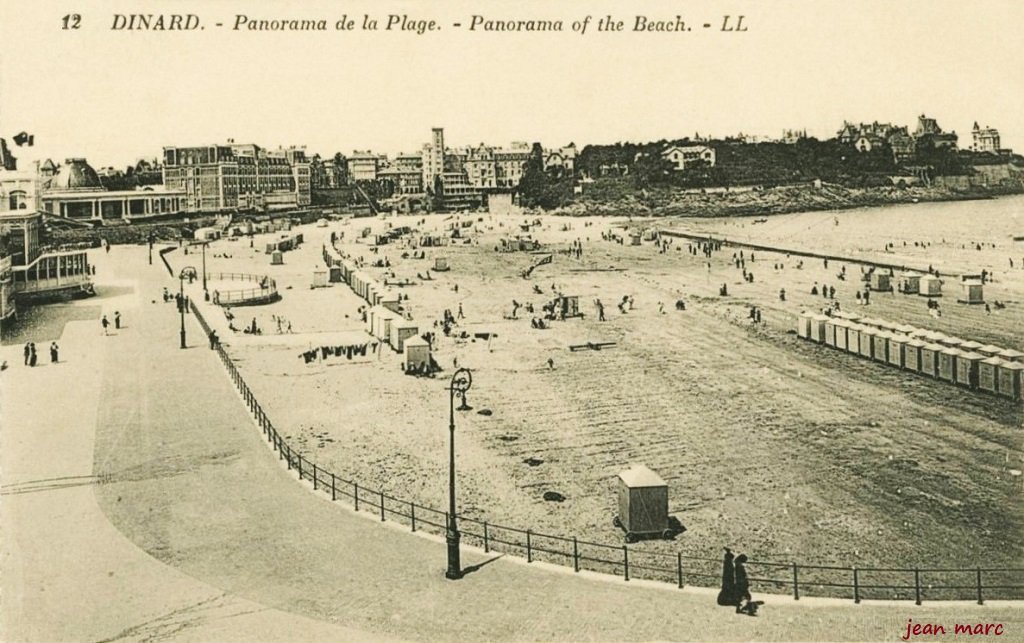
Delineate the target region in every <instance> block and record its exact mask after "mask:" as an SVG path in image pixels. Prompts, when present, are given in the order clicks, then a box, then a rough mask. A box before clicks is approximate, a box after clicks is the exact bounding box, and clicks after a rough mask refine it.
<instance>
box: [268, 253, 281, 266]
mask: <svg viewBox="0 0 1024 643" xmlns="http://www.w3.org/2000/svg"><path fill="white" fill-rule="evenodd" d="M270 265H271V266H281V265H284V253H282V252H281V251H280V250H275V251H274V252H272V253H271V255H270Z"/></svg>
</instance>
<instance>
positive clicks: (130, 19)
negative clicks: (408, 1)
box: [110, 13, 749, 35]
mask: <svg viewBox="0 0 1024 643" xmlns="http://www.w3.org/2000/svg"><path fill="white" fill-rule="evenodd" d="M207 24H210V25H212V27H213V28H216V29H226V30H230V31H245V32H258V31H384V32H401V33H409V34H415V35H424V34H427V33H431V32H438V31H441V30H442V29H460V30H465V31H474V32H527V33H531V32H540V33H543V32H550V33H558V32H573V33H577V34H580V35H583V34H585V33H588V32H590V31H596V32H602V33H615V32H642V33H688V32H691V31H694V30H697V31H725V32H734V33H735V32H744V31H747V29H748V25H749V21H748V20H747V19H746V17H745V16H742V15H719V16H714V17H710V16H709V17H706V19H703V20H692V21H691V20H688V19H684V17H683V16H681V15H672V16H644V15H633V16H628V17H617V16H612V15H600V16H592V15H580V16H576V17H573V18H569V19H548V18H545V19H519V18H500V19H496V18H490V17H487V16H483V15H477V14H473V15H470V16H468V18H467V19H465V20H457V19H456V20H452V21H440V20H438V19H436V18H425V17H419V16H413V15H409V14H386V15H380V16H374V15H370V14H358V15H355V14H353V15H350V14H343V15H341V16H337V17H332V18H322V17H315V18H291V17H281V18H266V17H254V16H249V15H246V14H235V15H234V16H233V17H232V18H231V19H230V20H226V21H225V20H220V21H212V22H211V21H208V20H205V19H202V18H200V16H198V15H197V14H192V13H187V14H139V13H127V14H125V13H115V14H113V18H112V21H111V23H110V25H111V26H110V29H111V30H112V31H202V30H205V29H206V26H207Z"/></svg>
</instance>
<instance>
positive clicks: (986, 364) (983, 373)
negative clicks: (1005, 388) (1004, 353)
mask: <svg viewBox="0 0 1024 643" xmlns="http://www.w3.org/2000/svg"><path fill="white" fill-rule="evenodd" d="M1005 363H1006V362H1004V361H1003V360H1001V359H999V358H998V357H989V358H987V359H983V360H981V361H980V362H978V388H980V389H981V390H983V391H988V392H989V393H998V392H999V366H1000V365H1001V364H1005Z"/></svg>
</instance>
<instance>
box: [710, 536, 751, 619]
mask: <svg viewBox="0 0 1024 643" xmlns="http://www.w3.org/2000/svg"><path fill="white" fill-rule="evenodd" d="M746 563H747V556H746V554H740V555H739V556H735V555H733V553H732V551H731V550H730V549H729V548H728V547H726V548H725V556H723V558H722V589H721V591H719V592H718V604H719V605H723V606H732V607H735V608H736V613H737V614H747V615H748V616H757V608H758V606H759V605H761V602H760V601H755V600H753V598H752V597H751V596H750V577H749V576H748V575H747V566H746Z"/></svg>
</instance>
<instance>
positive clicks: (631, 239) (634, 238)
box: [629, 232, 640, 246]
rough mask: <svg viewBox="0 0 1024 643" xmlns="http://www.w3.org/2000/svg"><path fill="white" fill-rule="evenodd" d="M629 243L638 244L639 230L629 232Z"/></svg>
mask: <svg viewBox="0 0 1024 643" xmlns="http://www.w3.org/2000/svg"><path fill="white" fill-rule="evenodd" d="M629 245H631V246H638V245H640V233H639V232H631V233H630V234H629Z"/></svg>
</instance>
